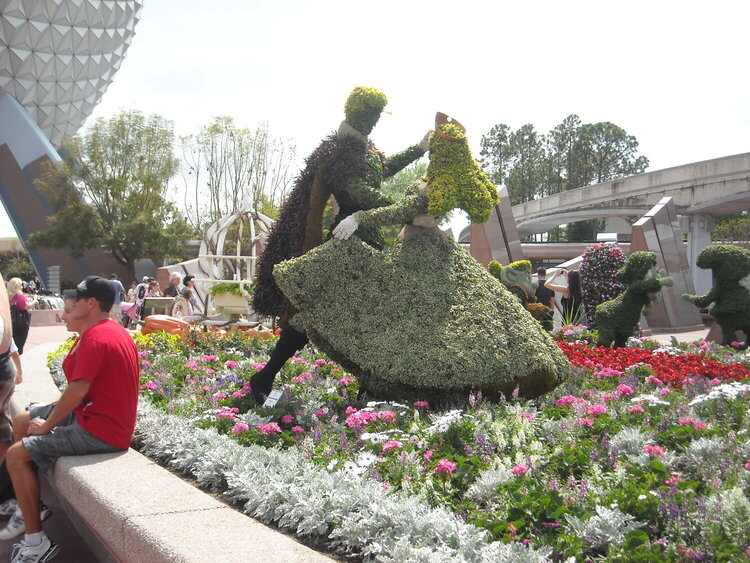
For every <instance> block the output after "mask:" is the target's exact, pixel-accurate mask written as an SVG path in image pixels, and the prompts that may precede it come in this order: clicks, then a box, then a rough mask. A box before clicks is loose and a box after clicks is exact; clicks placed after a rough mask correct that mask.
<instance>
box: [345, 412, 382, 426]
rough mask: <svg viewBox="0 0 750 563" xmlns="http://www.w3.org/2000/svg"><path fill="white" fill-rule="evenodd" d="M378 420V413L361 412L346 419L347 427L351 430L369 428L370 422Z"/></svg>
mask: <svg viewBox="0 0 750 563" xmlns="http://www.w3.org/2000/svg"><path fill="white" fill-rule="evenodd" d="M377 419H378V413H376V412H372V411H360V412H354V413H352V414H350V415H349V416H347V417H346V421H345V422H346V425H347V426H348V427H349V428H352V429H354V428H357V427H360V426H367V425H368V424H369V423H370V422H373V421H375V420H377Z"/></svg>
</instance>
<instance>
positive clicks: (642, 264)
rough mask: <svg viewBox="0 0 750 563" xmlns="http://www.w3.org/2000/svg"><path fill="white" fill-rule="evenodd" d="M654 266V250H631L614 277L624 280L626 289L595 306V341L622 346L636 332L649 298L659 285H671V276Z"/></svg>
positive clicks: (646, 309) (648, 304)
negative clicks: (597, 336)
mask: <svg viewBox="0 0 750 563" xmlns="http://www.w3.org/2000/svg"><path fill="white" fill-rule="evenodd" d="M666 274H667V273H666V272H665V271H664V270H657V268H656V254H655V253H654V252H644V251H638V252H633V254H631V255H630V256H629V257H628V259H627V260H626V261H625V265H624V266H623V267H622V268H620V269H619V270H618V272H617V280H618V281H619V282H621V283H623V284H625V292H624V293H622V294H621V295H619V296H617V297H615V298H614V299H612V300H610V301H605V302H604V303H601V304H600V305H598V306H597V307H596V311H595V313H594V315H595V319H596V324H597V326H598V327H599V339H598V344H600V345H603V346H611V345H612V343H613V342H614V345H615V346H625V343H626V342H627V340H628V338H630V337H631V336H632V335H633V333H634V332H635V329H636V327H637V326H638V321H639V319H640V318H641V313H643V314H644V315H648V314H649V313H650V312H651V302H652V301H654V300H656V294H657V293H658V292H659V291H661V288H662V286H670V287H671V286H672V278H670V277H667V275H666Z"/></svg>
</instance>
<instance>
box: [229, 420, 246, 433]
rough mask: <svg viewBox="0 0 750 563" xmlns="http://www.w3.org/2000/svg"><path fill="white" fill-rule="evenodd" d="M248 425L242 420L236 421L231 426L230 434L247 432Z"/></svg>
mask: <svg viewBox="0 0 750 563" xmlns="http://www.w3.org/2000/svg"><path fill="white" fill-rule="evenodd" d="M248 430H250V427H249V426H248V425H247V424H245V423H244V422H238V423H237V424H235V425H234V426H233V427H232V434H240V433H241V432H247V431H248Z"/></svg>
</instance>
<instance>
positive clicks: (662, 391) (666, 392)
mask: <svg viewBox="0 0 750 563" xmlns="http://www.w3.org/2000/svg"><path fill="white" fill-rule="evenodd" d="M671 392H672V391H671V390H670V389H669V387H664V388H662V389H659V395H661V396H662V397H666V396H667V395H669V394H670V393H671Z"/></svg>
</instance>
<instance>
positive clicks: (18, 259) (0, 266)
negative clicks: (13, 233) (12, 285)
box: [0, 250, 36, 281]
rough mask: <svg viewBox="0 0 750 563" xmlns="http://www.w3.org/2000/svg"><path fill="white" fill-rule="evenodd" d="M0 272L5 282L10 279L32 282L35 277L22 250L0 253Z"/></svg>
mask: <svg viewBox="0 0 750 563" xmlns="http://www.w3.org/2000/svg"><path fill="white" fill-rule="evenodd" d="M0 272H2V274H3V278H4V279H5V280H6V281H7V280H9V279H10V278H21V279H22V280H33V279H34V278H35V277H36V272H35V271H34V268H33V266H32V265H31V261H30V260H29V255H28V254H26V252H24V251H23V250H3V251H0Z"/></svg>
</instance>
